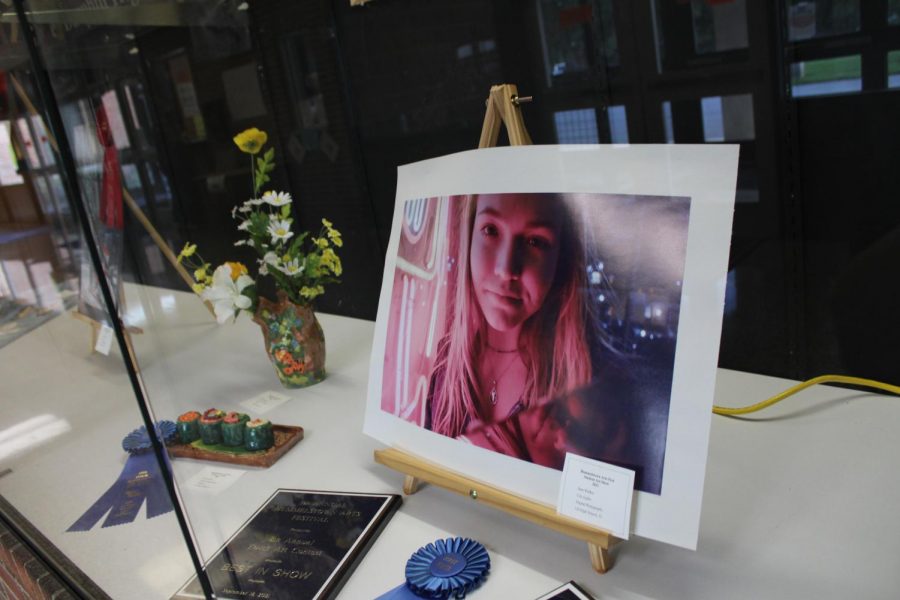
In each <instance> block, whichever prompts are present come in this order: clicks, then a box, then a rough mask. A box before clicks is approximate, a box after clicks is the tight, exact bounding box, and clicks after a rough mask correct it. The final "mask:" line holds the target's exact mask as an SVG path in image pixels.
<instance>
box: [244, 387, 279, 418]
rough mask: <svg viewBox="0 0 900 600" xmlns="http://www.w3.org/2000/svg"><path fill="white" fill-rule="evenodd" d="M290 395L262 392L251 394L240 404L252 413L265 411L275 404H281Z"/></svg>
mask: <svg viewBox="0 0 900 600" xmlns="http://www.w3.org/2000/svg"><path fill="white" fill-rule="evenodd" d="M290 399H291V397H290V396H285V395H284V394H279V393H278V392H263V393H262V394H260V395H258V396H253V397H252V398H250V399H249V400H244V401H243V402H241V406H243V407H244V408H246V409H247V410H248V411H250V412H252V413H260V414H262V413H267V412H269V411H270V410H272V409H273V408H275V407H276V406H281V405H282V404H284V403H285V402H287V401H288V400H290Z"/></svg>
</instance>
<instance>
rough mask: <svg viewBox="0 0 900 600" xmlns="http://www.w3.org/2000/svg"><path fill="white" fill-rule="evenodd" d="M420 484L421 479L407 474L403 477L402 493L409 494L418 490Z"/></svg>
mask: <svg viewBox="0 0 900 600" xmlns="http://www.w3.org/2000/svg"><path fill="white" fill-rule="evenodd" d="M420 485H422V480H420V479H416V478H415V477H413V476H412V475H407V476H406V477H404V478H403V493H404V494H406V495H407V496H411V495H412V494H415V493H416V492H418V491H419V486H420Z"/></svg>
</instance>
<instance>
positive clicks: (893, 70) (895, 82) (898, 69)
mask: <svg viewBox="0 0 900 600" xmlns="http://www.w3.org/2000/svg"><path fill="white" fill-rule="evenodd" d="M887 86H888V87H889V88H900V50H892V51H890V52H888V55H887Z"/></svg>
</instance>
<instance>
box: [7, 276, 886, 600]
mask: <svg viewBox="0 0 900 600" xmlns="http://www.w3.org/2000/svg"><path fill="white" fill-rule="evenodd" d="M127 305H128V306H129V307H130V310H129V313H128V315H127V316H126V319H127V320H129V321H131V322H134V323H135V324H138V325H140V326H141V327H143V328H144V331H145V333H144V334H142V335H138V336H135V338H134V344H135V348H136V352H137V355H138V359H139V362H140V367H141V372H142V376H143V382H144V386H145V388H146V390H147V395H148V397H149V399H150V402H151V404H152V409H153V411H154V413H155V416H156V418H158V419H173V420H174V418H175V417H177V416H178V415H179V414H181V413H182V412H185V411H186V410H189V409H196V410H204V409H206V408H209V407H211V406H215V407H217V408H220V409H222V410H235V409H238V408H240V407H239V406H238V403H239V402H240V401H242V400H246V399H249V398H250V397H252V396H255V395H257V394H259V393H260V392H263V391H266V390H273V391H279V392H283V393H286V394H287V395H289V396H291V400H290V401H288V402H287V403H285V404H283V405H281V406H279V407H277V408H275V409H273V410H272V411H271V412H268V413H266V414H265V415H264V416H265V417H267V418H269V419H271V420H272V421H273V422H275V423H283V424H291V425H301V426H302V427H303V428H304V429H305V439H304V440H303V441H302V442H300V444H298V445H297V446H296V447H295V448H293V449H292V450H290V451H289V452H288V453H287V454H286V455H285V456H284V457H283V458H282V459H281V460H280V461H279V462H278V463H276V464H275V465H274V466H273V467H271V468H269V469H254V468H243V467H234V468H238V469H242V470H244V471H246V472H245V473H244V474H243V475H242V476H241V477H240V479H239V480H238V481H237V482H236V483H235V484H234V485H233V486H231V487H230V488H228V489H226V490H224V491H222V492H221V493H220V494H218V495H212V494H210V493H209V492H203V491H200V490H196V489H189V488H188V487H187V486H186V485H185V482H186V481H187V479H188V478H190V477H191V476H193V475H194V474H196V473H197V472H199V471H200V470H201V469H203V468H204V467H206V466H209V465H210V464H214V463H206V462H201V461H194V460H189V459H176V460H174V461H173V466H174V470H175V475H176V480H177V481H178V483H179V488H180V491H181V494H182V496H183V500H184V503H185V506H186V508H187V513H188V518H189V520H190V521H191V523H192V527H193V530H194V533H195V535H196V538H197V540H198V542H199V546H200V550H201V553H202V555H203V556H204V558H209V557H210V556H211V555H212V554H213V553H214V552H215V551H216V550H217V549H218V548H219V546H220V545H221V544H222V543H223V542H224V541H225V540H226V539H227V538H228V537H229V536H230V535H231V534H232V533H234V531H235V530H236V529H237V528H238V527H239V526H240V525H241V524H242V523H243V522H244V521H245V520H246V518H247V517H248V516H249V515H250V514H252V513H253V512H254V511H255V510H256V509H257V508H258V507H259V505H260V504H261V503H262V502H263V501H264V500H265V499H266V498H268V497H269V496H270V495H271V493H272V492H273V491H274V490H275V489H277V488H300V489H323V490H336V491H358V492H395V493H399V490H400V487H401V484H402V480H403V477H402V476H401V475H400V474H398V473H395V472H392V471H390V470H388V469H386V468H384V467H382V466H380V465H377V464H375V463H374V462H373V460H372V452H373V450H375V449H376V448H377V447H378V444H377V443H376V442H374V441H373V440H371V439H369V438H367V437H366V436H364V435H363V434H362V433H361V432H362V421H363V412H364V405H365V395H366V380H367V376H368V361H369V353H370V350H371V343H372V334H373V329H374V324H373V323H371V322H368V321H360V320H355V319H348V318H343V317H335V316H330V315H321V316H320V320H321V323H322V326H323V329H324V330H325V336H326V340H327V351H328V359H327V368H328V371H329V377H328V379H326V380H325V381H324V382H322V383H320V384H318V385H316V386H313V387H310V388H307V389H304V390H283V389H282V388H281V387H280V384H279V383H278V381H277V378H276V377H275V374H274V372H273V370H272V368H271V366H270V365H269V363H268V360H267V358H266V356H265V353H264V350H263V343H262V335H261V333H260V331H259V328H258V326H256V325H254V324H253V323H251V322H250V320H249V319H247V318H246V316H242V317H241V318H240V319H238V322H237V323H235V324H233V325H232V324H229V325H223V326H219V325H217V324H216V323H215V321H214V320H213V319H212V318H211V317H210V316H209V313H207V312H206V310H205V309H204V308H203V306H202V305H201V304H200V303H199V301H198V300H197V299H196V298H195V297H193V296H192V295H190V294H186V293H182V292H175V291H169V290H159V289H153V288H141V287H136V286H129V287H128V301H127ZM135 307H139V308H135ZM89 339H90V331H89V328H88V327H87V326H86V325H85V324H84V323H81V322H79V321H76V320H75V319H72V318H71V317H69V316H66V315H64V316H62V317H59V318H57V319H55V320H53V321H50V322H49V323H47V324H46V325H44V326H42V327H40V328H38V329H36V330H35V331H33V332H31V333H29V334H28V335H26V336H24V337H23V338H20V339H19V340H17V341H15V342H14V343H12V344H10V345H8V346H6V347H5V348H2V349H0V381H2V388H0V389H2V403H0V406H2V410H0V472H2V471H3V469H6V468H9V469H11V470H12V472H11V473H10V474H8V475H6V476H3V477H0V494H2V495H3V496H4V497H5V498H6V499H7V500H9V501H10V502H11V503H12V504H13V505H14V506H15V507H16V508H17V509H18V510H19V511H20V512H22V513H23V514H24V515H25V517H27V518H28V519H29V520H30V521H31V522H32V523H33V524H34V525H35V526H36V527H37V528H38V529H39V530H40V531H41V532H42V533H43V534H44V535H45V536H47V537H48V538H49V539H50V540H51V541H52V542H53V543H54V544H56V545H57V547H59V548H60V549H61V550H62V551H63V552H65V553H66V554H67V555H68V556H69V558H70V559H71V560H72V561H73V562H74V563H75V564H77V565H78V566H79V567H80V568H81V569H82V570H83V571H84V572H85V573H86V574H87V575H88V576H89V577H91V578H92V579H93V580H94V581H95V582H96V583H97V584H98V585H100V586H101V587H102V588H103V589H104V590H106V591H107V593H109V594H110V595H111V596H112V597H113V598H116V599H119V598H123V599H127V598H135V599H141V600H147V599H152V598H168V597H169V596H171V595H172V594H173V593H175V591H177V589H178V588H179V587H180V586H181V584H182V583H184V581H186V580H187V579H188V577H189V576H190V575H191V573H192V567H191V563H190V560H189V558H188V554H187V550H186V549H185V545H184V541H183V539H182V537H181V533H180V530H179V529H178V526H177V523H176V520H175V517H174V514H173V513H169V514H166V515H163V516H160V517H157V518H155V519H150V520H148V519H146V518H145V516H144V512H143V509H142V511H141V513H140V515H139V516H138V518H137V519H136V520H135V521H134V522H133V523H128V524H125V525H120V526H117V527H109V528H101V527H100V526H99V524H98V525H97V526H95V527H94V529H92V530H91V531H89V532H83V533H67V532H66V531H65V530H66V528H67V527H69V526H70V525H71V524H72V523H73V522H74V521H75V519H77V518H78V517H79V516H80V515H81V514H82V513H83V512H84V511H85V510H87V508H88V507H89V506H90V505H91V504H92V503H93V502H94V501H95V500H96V499H97V498H98V497H99V496H100V495H101V494H102V493H103V492H104V491H105V490H106V489H107V488H108V487H109V486H110V485H111V484H112V483H113V482H114V481H115V479H116V478H117V477H118V475H119V473H120V472H121V470H122V467H123V465H124V463H125V460H126V455H125V453H124V452H123V451H122V450H121V448H120V443H121V439H122V437H123V436H124V435H125V434H126V433H128V432H129V431H131V430H132V429H134V428H136V427H138V426H140V425H141V420H140V416H139V413H138V410H137V406H136V403H135V400H134V396H133V394H132V393H131V389H130V386H129V383H128V379H127V377H126V374H125V370H124V367H123V365H122V362H121V359H120V358H119V356H118V351H117V350H114V351H113V353H112V354H111V355H110V356H109V357H104V356H102V355H99V354H91V353H90V352H89V348H88V346H89ZM791 383H793V382H789V381H786V380H780V379H775V378H770V377H763V376H759V375H751V374H746V373H739V372H734V371H727V370H719V374H718V382H717V386H716V403H717V404H721V405H729V406H739V405H744V404H750V403H752V402H756V401H758V400H760V399H762V398H765V397H768V396H770V395H772V394H774V393H776V392H778V391H781V390H783V389H784V388H786V387H788V386H789V385H790V384H791ZM16 426H18V428H17V429H13V428H14V427H16ZM898 428H900V401H898V399H897V398H892V397H887V396H880V395H875V394H862V393H858V392H854V391H848V390H842V389H838V388H827V387H819V388H817V389H813V390H809V391H806V392H803V393H802V394H801V395H799V396H797V397H795V398H791V399H789V400H787V401H785V402H784V403H782V404H780V405H777V406H775V407H773V408H771V409H769V410H767V411H764V412H763V413H761V414H759V416H756V417H752V416H751V417H750V418H745V419H737V418H723V417H715V418H714V419H713V423H712V432H711V439H710V451H709V463H708V467H707V478H706V488H705V493H704V504H703V517H702V521H701V527H700V542H699V549H698V551H697V552H691V551H689V550H683V549H679V548H675V547H672V546H668V545H665V544H661V543H658V542H652V541H648V540H645V539H641V538H634V537H633V538H632V539H631V540H630V541H628V542H625V543H623V544H621V545H620V546H618V547H617V548H616V549H615V550H614V551H613V556H614V557H615V566H614V567H613V569H612V570H611V571H610V572H609V573H607V574H605V575H599V574H597V573H595V572H594V571H592V570H591V567H590V562H589V559H588V553H587V547H586V545H585V544H584V543H582V542H578V541H576V540H572V539H568V538H565V537H563V536H562V535H559V534H556V533H554V532H551V531H548V530H544V529H542V528H540V527H538V526H535V525H531V524H529V523H526V522H522V521H519V520H516V519H513V518H511V517H508V516H507V515H505V514H502V513H499V512H498V511H495V510H493V509H490V508H488V507H485V506H483V505H479V504H478V503H477V502H473V501H472V500H470V499H468V498H465V497H462V496H457V495H455V494H452V493H450V492H445V491H443V490H440V489H437V488H434V487H429V486H426V487H425V488H424V489H423V490H422V491H420V492H419V493H417V494H415V495H413V496H409V497H405V498H404V502H403V505H402V507H401V508H400V510H399V511H398V512H397V513H396V514H395V516H394V517H393V519H392V520H391V521H390V522H389V523H388V525H387V527H386V528H385V530H384V532H383V533H382V534H381V536H380V537H379V538H378V539H377V540H376V542H375V543H374V545H373V546H372V548H371V550H370V551H369V552H368V554H366V556H365V557H364V558H363V560H362V562H361V563H360V566H359V567H358V569H357V570H356V571H355V572H354V574H353V575H352V576H351V577H350V579H349V580H348V581H347V583H346V585H345V587H344V588H343V591H342V592H341V594H340V598H349V599H357V598H359V599H369V598H373V597H375V596H377V595H379V594H381V593H383V592H385V591H387V590H389V589H391V588H393V587H395V586H396V585H399V584H400V583H401V582H402V580H403V567H404V565H405V563H406V560H407V559H408V557H409V555H410V554H411V553H412V552H413V551H415V550H416V549H417V548H419V547H420V546H422V545H423V544H426V543H428V542H430V541H433V540H435V539H437V538H439V537H446V536H451V535H453V536H456V535H459V536H467V537H473V538H475V539H478V540H479V541H481V542H482V543H484V544H485V546H486V547H487V548H488V551H489V553H490V555H491V560H492V569H491V573H490V576H489V577H488V579H487V580H486V582H485V584H484V585H483V586H482V587H481V588H480V589H479V590H478V591H477V592H476V593H473V594H471V597H472V598H526V599H527V598H534V597H536V596H539V595H540V594H541V593H543V592H546V591H548V590H550V589H552V588H554V587H556V586H557V585H558V584H559V583H561V582H563V581H568V580H569V579H574V580H575V581H577V582H578V583H579V584H581V585H582V586H583V587H585V588H586V589H587V590H589V591H590V592H592V593H593V594H594V595H596V596H597V597H598V598H620V599H633V598H667V599H668V598H686V599H687V598H726V597H727V598H799V597H803V598H813V597H815V598H846V597H863V598H895V597H897V596H898V591H897V590H898V588H900V570H898V569H897V566H898V560H897V557H898V556H900V519H897V518H896V517H895V510H894V507H896V506H898V505H900V478H898V477H897V476H896V470H897V461H896V456H897V454H898V451H900V435H897V431H898Z"/></svg>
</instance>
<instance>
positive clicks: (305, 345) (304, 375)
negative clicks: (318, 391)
mask: <svg viewBox="0 0 900 600" xmlns="http://www.w3.org/2000/svg"><path fill="white" fill-rule="evenodd" d="M253 321H254V322H255V323H257V324H259V326H260V327H262V331H263V337H264V338H265V344H266V352H267V353H268V355H269V360H271V361H272V366H273V367H275V372H276V373H277V374H278V379H280V380H281V384H282V385H283V386H284V387H286V388H302V387H306V386H310V385H313V384H315V383H319V382H320V381H322V380H323V379H325V336H324V334H323V333H322V327H321V326H320V325H319V321H318V320H317V319H316V313H315V312H313V309H312V308H311V307H309V306H302V305H299V304H294V303H293V302H291V301H290V300H289V299H288V297H287V295H285V294H284V293H283V292H278V302H272V301H271V300H268V299H267V298H262V297H260V299H259V306H258V307H257V309H256V314H255V315H254V316H253Z"/></svg>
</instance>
